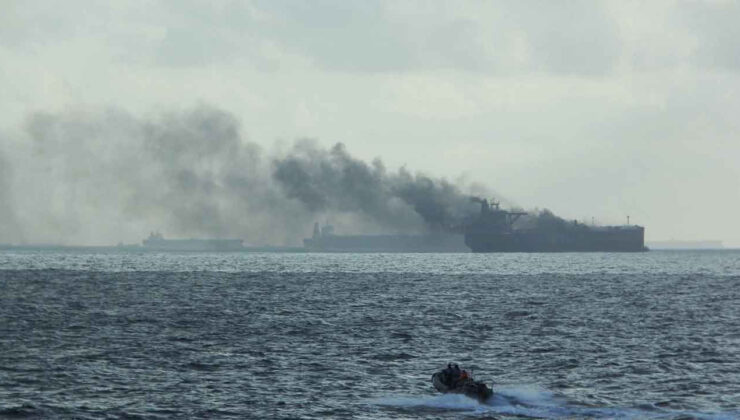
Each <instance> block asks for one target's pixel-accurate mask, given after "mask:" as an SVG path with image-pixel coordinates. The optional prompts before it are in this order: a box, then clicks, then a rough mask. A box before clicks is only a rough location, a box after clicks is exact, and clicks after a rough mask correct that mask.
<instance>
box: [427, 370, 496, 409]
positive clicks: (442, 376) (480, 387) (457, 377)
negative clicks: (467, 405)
mask: <svg viewBox="0 0 740 420" xmlns="http://www.w3.org/2000/svg"><path fill="white" fill-rule="evenodd" d="M432 385H434V388H435V389H436V390H437V391H439V392H441V393H443V394H463V395H465V396H467V397H469V398H473V399H477V400H478V401H485V400H487V399H488V398H490V397H491V395H493V390H492V389H491V388H489V387H488V385H486V384H485V383H483V382H480V381H476V380H474V379H473V376H472V375H471V374H470V373H468V372H467V371H466V370H464V369H463V370H461V369H460V368H459V367H458V366H457V365H453V364H448V365H447V369H443V370H441V371H439V372H436V373H435V374H434V375H432Z"/></svg>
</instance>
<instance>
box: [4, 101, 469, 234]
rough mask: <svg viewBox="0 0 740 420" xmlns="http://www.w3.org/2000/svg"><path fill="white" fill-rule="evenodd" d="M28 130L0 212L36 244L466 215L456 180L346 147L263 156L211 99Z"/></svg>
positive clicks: (55, 118)
mask: <svg viewBox="0 0 740 420" xmlns="http://www.w3.org/2000/svg"><path fill="white" fill-rule="evenodd" d="M25 136H26V137H27V139H28V140H29V141H28V142H26V144H27V145H29V146H30V147H28V148H26V149H18V150H15V158H16V159H17V160H18V161H19V162H21V164H20V165H16V175H21V176H16V177H15V180H16V181H14V182H10V183H9V184H10V186H8V185H6V186H4V188H2V189H1V190H0V193H2V194H4V195H3V196H0V198H4V200H3V201H4V202H6V203H12V205H10V206H9V209H7V210H2V209H0V210H2V211H6V212H8V213H10V212H15V213H16V214H19V215H21V214H22V215H23V217H22V218H21V220H20V222H21V224H22V225H23V226H24V227H25V228H26V230H27V231H28V235H27V240H28V241H30V242H57V243H93V244H101V243H102V244H105V243H115V242H118V241H125V242H138V241H139V240H140V239H141V238H142V236H145V235H146V234H147V233H148V232H149V231H151V230H161V231H162V232H163V233H164V234H165V235H166V236H168V237H236V238H243V239H245V242H247V243H251V244H268V243H269V244H299V243H300V239H301V238H303V237H305V236H307V235H308V234H310V232H311V228H312V224H313V221H315V220H322V221H324V220H326V221H329V222H332V223H334V224H335V225H337V230H338V231H339V232H346V233H373V232H406V233H411V232H421V231H425V230H429V229H432V230H439V229H448V228H450V227H451V226H454V225H455V224H456V223H459V221H460V220H462V217H464V214H465V212H466V211H470V210H471V206H470V203H469V201H468V197H467V196H466V195H465V194H464V193H463V192H462V190H461V188H460V187H458V186H456V185H455V184H452V183H450V182H447V181H445V180H439V179H432V178H429V177H427V176H424V175H421V174H411V173H409V172H408V171H407V170H405V169H401V170H398V171H393V172H391V171H388V170H387V169H386V168H385V167H384V165H383V164H382V162H381V161H380V160H375V161H374V162H372V163H370V164H368V163H366V162H364V161H361V160H359V159H356V158H354V157H352V156H351V155H350V154H349V153H348V152H347V150H346V149H345V147H344V146H343V145H341V144H337V145H335V146H334V147H332V148H330V149H325V148H322V147H320V146H319V145H318V144H317V143H316V142H312V141H308V140H303V141H299V142H296V143H295V144H294V145H293V147H291V148H290V149H289V150H288V151H287V152H282V153H280V152H271V153H266V152H265V151H264V150H262V148H261V147H259V146H258V145H256V144H255V143H252V142H249V141H247V140H246V139H245V138H244V137H243V135H242V130H241V127H240V126H239V123H238V121H237V120H236V119H235V118H234V116H233V115H231V114H229V113H227V112H224V111H222V110H219V109H216V108H213V107H209V106H200V107H196V108H194V109H190V110H186V111H182V112H175V113H168V114H164V115H160V116H157V117H150V118H137V117H135V116H133V115H131V114H129V113H127V112H125V111H122V110H119V109H110V110H106V111H92V112H91V111H84V110H82V111H79V110H78V111H67V112H62V113H35V114H33V115H31V116H29V118H28V120H27V122H26V125H25ZM3 167H4V168H6V171H7V168H8V167H7V166H3ZM3 179H8V178H6V177H3ZM1 182H2V180H0V187H3V184H2V183H1ZM11 186H12V188H11ZM11 189H12V190H14V191H10V190H11ZM10 192H14V195H13V197H12V198H14V200H11V199H10V195H9V193H10ZM19 193H20V194H19ZM473 209H474V207H473ZM13 235H14V236H16V239H15V240H16V241H18V240H21V239H18V238H19V233H18V232H15V233H13Z"/></svg>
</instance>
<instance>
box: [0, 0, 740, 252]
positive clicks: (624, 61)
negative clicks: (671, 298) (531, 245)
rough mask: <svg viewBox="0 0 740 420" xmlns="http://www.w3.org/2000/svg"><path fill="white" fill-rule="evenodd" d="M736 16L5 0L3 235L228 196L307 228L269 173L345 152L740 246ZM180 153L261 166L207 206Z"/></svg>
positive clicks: (570, 5) (223, 231) (83, 236)
mask: <svg viewBox="0 0 740 420" xmlns="http://www.w3.org/2000/svg"><path fill="white" fill-rule="evenodd" d="M737 22H740V3H739V2H736V1H704V2H700V1H682V2H672V1H671V2H665V1H651V2H633V1H613V2H612V1H603V2H600V1H568V2H553V1H528V0H524V1H508V2H503V1H454V2H453V1H449V2H443V1H398V0H395V1H374V0H366V1H339V0H336V1H327V0H314V1H275V0H271V1H228V0H223V1H218V2H206V1H192V0H178V1H127V2H98V1H79V0H68V1H65V2H59V3H56V5H55V4H54V3H50V2H48V1H33V0H30V1H29V0H23V1H15V0H2V2H0V243H3V242H5V243H8V242H14V243H15V242H34V243H38V242H54V243H84V244H106V243H112V242H118V241H123V242H127V243H128V242H136V241H140V240H141V238H143V237H144V236H146V234H148V233H149V231H150V230H155V229H163V230H165V231H166V232H167V233H170V232H172V233H175V234H180V235H196V234H200V233H202V230H198V229H195V230H188V229H187V228H185V227H183V226H185V225H186V223H185V221H187V220H196V219H200V220H203V218H204V217H205V216H204V215H208V214H216V215H218V216H224V217H223V218H222V219H218V218H214V219H213V220H216V219H218V220H220V221H221V222H222V224H220V225H219V226H213V227H210V228H207V229H206V230H207V231H208V232H216V233H218V234H219V235H221V236H223V235H229V234H241V233H242V232H245V234H249V235H255V237H257V238H258V240H256V241H257V242H266V241H269V240H270V238H267V237H264V235H263V234H261V233H257V232H256V231H254V229H252V228H250V227H249V226H250V224H251V225H255V224H259V225H261V226H266V227H269V228H270V229H273V230H274V229H277V227H276V226H277V225H280V226H288V224H290V229H286V230H287V231H288V233H284V234H282V236H280V238H278V239H276V241H277V242H279V243H286V244H290V243H295V241H296V240H297V239H296V238H300V237H302V236H306V234H310V231H311V227H312V224H311V223H310V222H311V220H313V219H314V218H315V217H316V216H317V214H316V213H311V214H308V215H305V216H303V215H301V214H302V207H301V205H300V203H296V202H295V197H293V200H292V201H291V197H288V198H287V199H286V197H282V196H280V197H277V196H276V194H277V193H276V192H275V190H269V191H268V189H267V188H263V187H261V185H264V184H269V183H272V182H275V181H274V180H269V179H265V178H264V176H265V175H264V173H265V171H269V170H270V168H273V169H274V159H275V157H276V156H277V157H279V158H286V157H290V156H293V157H295V156H296V154H298V155H300V156H308V155H310V156H323V157H326V156H335V157H336V156H337V153H339V155H341V154H342V153H345V152H344V151H346V153H348V154H349V155H350V156H351V159H350V158H348V159H350V160H348V162H354V163H357V162H355V160H356V161H360V162H367V165H368V167H369V168H376V169H377V171H376V172H372V171H371V172H372V174H374V176H387V177H388V179H391V180H393V182H396V181H398V182H401V181H399V180H403V179H405V178H403V177H404V176H405V175H404V174H405V173H407V174H411V176H416V177H417V178H414V180H419V179H420V178H418V177H419V176H423V177H429V178H430V179H433V180H436V181H435V182H440V180H445V182H449V183H451V184H455V185H461V186H470V185H475V186H476V187H475V188H477V189H478V190H484V191H486V193H489V194H491V195H495V196H496V198H497V199H500V200H502V201H504V202H505V203H507V204H509V205H513V206H518V207H521V208H525V209H534V208H540V209H542V208H548V209H550V210H552V211H553V212H555V213H556V214H558V215H560V216H562V217H564V218H566V219H578V220H582V221H588V222H590V221H591V220H594V221H596V222H599V223H604V224H621V223H625V222H626V218H627V216H629V217H630V223H636V224H639V225H643V226H645V228H646V233H645V235H646V240H668V239H677V240H678V239H680V240H722V241H723V242H724V244H725V245H726V246H735V247H740V223H738V215H740V165H738V163H737V162H738V158H739V157H740V139H739V138H738V132H740V131H739V130H738V129H739V128H740V122H738V121H740V119H739V118H737V115H738V114H739V113H740V112H739V111H740V95H739V93H740V43H738V42H737V40H738V39H740V25H737ZM206 126H207V129H204V128H203V127H206ZM212 130H215V131H212ZM213 133H216V134H213ZM214 135H215V136H216V137H217V138H218V141H211V139H212V138H213V136H214ZM172 138H176V139H181V138H188V139H190V140H189V141H190V143H188V144H189V146H187V147H189V148H188V149H187V152H182V150H183V148H185V146H183V145H182V144H181V143H179V140H177V141H173V140H171V139H172ZM306 139H310V140H306ZM337 143H342V144H343V147H342V149H341V151H339V152H337V150H338V149H333V148H334V147H335V146H334V145H335V144H337ZM152 144H156V145H157V146H156V148H153V146H151V145H152ZM203 144H208V145H209V146H208V147H205V146H203ZM332 150H334V153H335V154H334V155H332ZM165 152H166V155H167V156H177V159H176V162H174V161H172V162H169V163H167V164H165V163H162V162H164V160H163V159H165V158H163V157H162V156H161V155H162V154H163V153H165ZM157 153H159V155H158V154H157ZM177 153H180V154H177ZM157 156H159V157H158V158H157V159H159V160H157V159H155V157H157ZM342 156H343V155H342ZM209 159H210V160H209ZM353 159H354V160H353ZM171 160H172V159H171ZM373 161H375V162H376V163H377V164H378V165H381V166H373V165H375V164H374V163H372V162H373ZM242 162H246V163H242ZM271 162H273V163H271ZM379 162H382V164H381V163H379ZM168 165H169V166H168ZM177 165H179V166H177ZM236 166H238V167H239V169H238V170H237V169H234V167H236ZM175 167H177V168H180V172H176V173H174V172H172V168H175ZM183 167H188V168H198V169H197V171H196V170H195V169H194V171H195V172H196V179H202V178H197V176H200V175H198V174H203V173H207V174H209V175H208V176H209V177H211V176H212V175H213V173H215V172H218V173H219V174H220V175H218V176H216V178H213V179H217V180H219V182H218V183H217V184H218V185H217V186H219V185H221V184H222V183H229V182H230V180H232V179H233V178H234V177H237V178H239V177H241V178H240V179H242V180H243V181H244V182H242V183H237V184H238V186H235V187H233V188H231V187H229V188H226V189H223V193H222V196H216V195H208V197H211V198H212V201H213V202H217V201H218V202H219V203H221V207H213V206H210V207H209V206H204V207H203V206H202V208H201V207H198V206H199V205H202V204H203V203H200V202H198V203H196V202H195V201H194V199H193V202H186V201H184V200H188V198H187V197H193V196H194V195H192V194H191V193H192V191H191V190H190V189H188V188H191V187H192V185H191V184H188V186H187V188H185V187H183V185H184V184H183V182H184V181H182V180H181V178H182V177H181V173H182V171H181V169H182V168H183ZM214 168H216V169H214ZM225 168H226V169H225ZM245 168H246V169H245ZM362 168H363V166H362V165H360V169H362ZM378 168H380V169H378ZM363 170H364V169H363ZM399 170H400V172H399ZM198 171H200V172H198ZM252 172H253V173H254V176H251V175H249V174H252ZM173 173H174V175H172V174H173ZM235 174H237V175H238V176H237V175H235ZM378 174H381V175H378ZM167 176H170V178H167V179H179V180H180V181H178V182H180V184H177V183H173V184H172V185H170V187H169V188H170V189H168V190H167V191H168V192H171V191H174V190H173V189H177V188H179V189H177V194H175V193H172V194H169V193H167V194H164V193H160V192H157V190H155V189H153V187H152V185H153V184H157V182H158V181H157V180H158V179H161V178H162V177H167ZM178 177H180V178H178ZM122 179H125V182H122V181H121V180H122ZM209 179H211V178H209ZM424 179H426V178H424ZM168 182H169V181H168ZM173 182H174V181H173ZM229 185H232V184H229ZM234 185H236V184H234ZM213 188H215V187H213V185H210V184H209V185H203V186H199V187H198V189H197V193H198V194H215V193H213V192H212V191H213ZM461 188H463V187H461ZM465 188H467V187H465ZM142 191H147V192H146V193H142ZM219 191H221V190H219ZM234 191H238V192H239V194H241V195H240V198H239V199H238V200H237V201H233V199H232V198H230V197H231V196H230V195H229V196H227V194H233V193H234ZM121 197H128V198H126V199H123V198H121ZM251 197H254V198H253V199H252V198H251ZM136 200H139V201H136ZM219 200H220V201H219ZM255 201H260V203H256V202H255ZM142 202H146V203H157V204H156V206H155V205H153V204H152V205H151V206H149V207H147V208H146V209H143V208H142V207H141V206H140V205H139V204H138V203H142ZM132 203H137V204H136V205H134V204H132ZM304 204H305V203H304ZM340 204H341V205H346V203H340ZM356 204H357V203H351V205H352V206H354V205H356ZM178 205H180V207H182V208H186V207H187V209H192V208H197V209H198V212H195V213H192V214H185V213H187V211H186V210H171V209H170V210H168V207H169V208H175V207H178ZM226 206H231V207H235V206H243V207H244V208H245V209H247V208H248V209H250V210H249V211H248V212H247V211H246V210H245V212H246V213H244V214H249V215H250V216H249V217H247V218H244V217H241V216H240V214H239V212H240V211H241V209H233V212H225V211H224V210H223V208H224V207H226ZM270 206H279V207H280V208H286V209H287V210H286V211H285V212H284V213H283V216H281V218H278V219H274V218H272V219H271V218H270V217H269V214H267V213H270V212H269V210H266V209H267V208H269V207H270ZM393 206H396V204H392V206H390V207H384V208H383V209H381V210H382V211H381V210H379V214H380V213H383V214H393V215H397V216H398V219H397V220H400V221H407V222H408V225H413V224H414V223H416V221H415V220H412V219H413V217H411V216H409V215H408V214H405V213H404V214H401V213H403V209H399V208H398V207H393ZM389 209H390V210H389ZM171 211H175V212H177V211H181V212H183V214H179V215H178V218H176V219H177V220H176V221H173V219H172V218H171V217H170V216H169V212H171ZM188 211H189V210H188ZM227 213H228V214H227ZM252 217H254V218H252ZM334 217H337V218H341V217H342V216H341V215H338V214H335V215H334ZM243 219H248V220H243ZM221 222H220V223H221ZM376 222H377V220H376V219H373V218H372V217H371V218H367V220H364V219H363V220H361V221H357V220H353V221H352V223H354V224H357V223H359V224H360V225H362V226H365V227H367V229H372V228H373V226H375V225H376V224H377V223H376ZM214 223H215V222H214ZM304 225H305V228H304V227H303V226H304ZM250 229H251V230H250ZM291 231H292V232H294V233H295V234H294V235H291V234H289V232H291ZM304 231H305V232H304ZM247 242H250V240H249V238H247Z"/></svg>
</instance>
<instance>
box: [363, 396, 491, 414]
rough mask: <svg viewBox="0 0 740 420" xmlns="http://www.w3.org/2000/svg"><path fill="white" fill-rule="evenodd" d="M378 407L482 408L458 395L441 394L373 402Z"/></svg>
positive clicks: (473, 409) (392, 398)
mask: <svg viewBox="0 0 740 420" xmlns="http://www.w3.org/2000/svg"><path fill="white" fill-rule="evenodd" d="M375 402H376V403H377V404H378V405H385V406H391V407H402V408H414V407H426V408H437V409H445V410H455V411H476V410H478V409H480V408H481V407H482V404H481V403H479V402H478V401H476V400H474V399H472V398H468V397H466V396H464V395H459V394H442V395H434V396H423V397H415V396H397V397H384V398H379V399H377V400H375Z"/></svg>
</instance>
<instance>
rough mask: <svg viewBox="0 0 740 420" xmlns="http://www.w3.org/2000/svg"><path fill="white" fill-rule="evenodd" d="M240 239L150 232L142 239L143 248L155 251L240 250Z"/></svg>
mask: <svg viewBox="0 0 740 420" xmlns="http://www.w3.org/2000/svg"><path fill="white" fill-rule="evenodd" d="M242 242H243V241H242V240H241V239H165V238H164V236H162V234H161V233H159V232H152V233H150V234H149V237H148V238H147V239H144V240H143V241H142V244H143V245H144V248H145V249H150V250H156V251H241V250H243V249H244V247H243V246H242Z"/></svg>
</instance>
